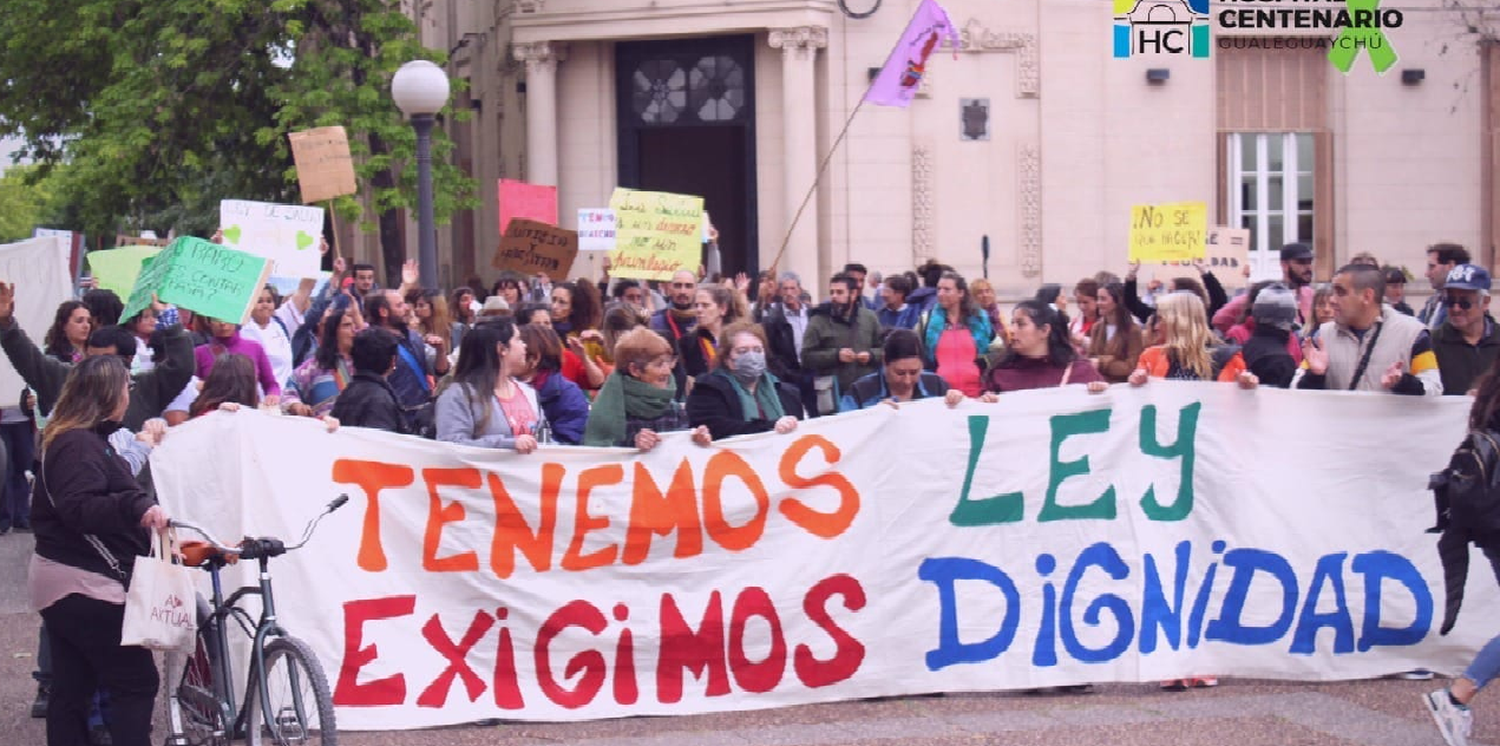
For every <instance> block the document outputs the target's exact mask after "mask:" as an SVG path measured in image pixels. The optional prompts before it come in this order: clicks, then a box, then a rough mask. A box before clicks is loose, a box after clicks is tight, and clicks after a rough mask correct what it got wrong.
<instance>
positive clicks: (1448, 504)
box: [1423, 364, 1500, 746]
mask: <svg viewBox="0 0 1500 746" xmlns="http://www.w3.org/2000/svg"><path fill="white" fill-rule="evenodd" d="M1430 485H1431V487H1432V490H1433V499H1434V503H1435V505H1436V508H1437V525H1436V526H1434V527H1433V528H1432V529H1429V532H1430V533H1431V532H1440V536H1439V538H1438V555H1439V556H1440V557H1441V558H1442V562H1443V577H1444V580H1445V584H1446V586H1447V588H1446V591H1447V592H1446V603H1445V608H1444V612H1443V623H1442V626H1441V627H1439V630H1438V631H1439V633H1440V634H1443V635H1447V634H1448V633H1449V632H1451V631H1452V630H1453V626H1454V624H1456V623H1457V622H1458V612H1459V609H1460V608H1461V607H1462V605H1463V599H1464V583H1465V579H1466V577H1467V575H1468V570H1469V545H1470V544H1474V545H1476V546H1478V547H1479V548H1480V549H1481V550H1483V551H1484V556H1485V557H1486V558H1487V559H1488V560H1489V561H1490V568H1491V570H1493V571H1494V573H1495V577H1496V578H1500V364H1496V365H1491V366H1490V369H1489V371H1488V372H1487V373H1486V374H1485V375H1484V376H1483V377H1482V378H1481V379H1480V381H1479V384H1478V391H1477V393H1476V395H1475V398H1474V406H1473V407H1472V408H1470V410H1469V435H1468V436H1467V437H1466V438H1465V439H1464V442H1463V443H1462V444H1460V445H1459V447H1458V450H1456V451H1455V452H1454V454H1453V457H1452V459H1450V460H1449V462H1448V468H1446V469H1444V470H1443V471H1440V472H1438V473H1436V474H1433V475H1432V480H1431V482H1430ZM1497 677H1500V636H1496V637H1495V638H1493V639H1491V640H1490V641H1489V642H1487V643H1485V645H1484V647H1482V648H1480V650H1479V652H1478V653H1477V654H1475V656H1474V659H1473V661H1471V662H1470V663H1469V666H1468V668H1466V669H1465V670H1464V672H1463V675H1461V676H1459V677H1458V678H1455V679H1453V682H1452V683H1451V684H1450V685H1449V686H1448V687H1447V688H1445V689H1438V690H1437V691H1433V692H1429V693H1427V694H1425V695H1423V701H1424V703H1425V704H1426V705H1427V711H1428V712H1429V713H1430V714H1431V715H1432V719H1433V721H1435V722H1436V723H1437V726H1438V730H1439V731H1440V732H1441V733H1442V735H1443V740H1444V741H1446V742H1447V743H1448V744H1450V746H1464V745H1465V744H1467V743H1468V736H1469V732H1470V730H1471V729H1472V728H1473V713H1472V712H1471V711H1470V710H1469V703H1470V702H1472V701H1473V700H1474V697H1475V696H1476V695H1478V694H1479V692H1480V691H1481V690H1482V689H1484V688H1485V686H1486V685H1488V684H1489V683H1490V682H1491V681H1494V680H1495V679H1496V678H1497Z"/></svg>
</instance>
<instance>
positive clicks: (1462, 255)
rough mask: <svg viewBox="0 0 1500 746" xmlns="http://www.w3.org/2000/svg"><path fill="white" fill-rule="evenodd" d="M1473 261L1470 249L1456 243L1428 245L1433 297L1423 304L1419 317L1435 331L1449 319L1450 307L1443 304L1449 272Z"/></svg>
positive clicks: (1428, 264)
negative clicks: (1445, 282) (1445, 283)
mask: <svg viewBox="0 0 1500 746" xmlns="http://www.w3.org/2000/svg"><path fill="white" fill-rule="evenodd" d="M1471 261H1473V260H1472V259H1470V258H1469V250H1468V249H1465V248H1464V247H1462V246H1459V245H1458V244H1456V243H1435V244H1433V245H1431V246H1428V247H1427V281H1428V282H1430V283H1432V297H1430V298H1428V299H1427V303H1426V304H1425V305H1423V306H1422V312H1421V313H1418V314H1417V318H1418V319H1421V320H1422V323H1424V324H1426V325H1427V328H1428V329H1432V330H1434V331H1436V330H1437V328H1438V327H1440V326H1442V325H1443V322H1444V321H1447V320H1448V308H1447V307H1446V306H1444V305H1443V283H1444V281H1446V280H1447V279H1448V273H1449V272H1452V271H1453V268H1454V267H1457V266H1458V265H1460V264H1468V263H1469V262H1471Z"/></svg>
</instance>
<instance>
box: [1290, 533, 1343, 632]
mask: <svg viewBox="0 0 1500 746" xmlns="http://www.w3.org/2000/svg"><path fill="white" fill-rule="evenodd" d="M1348 556H1349V553H1348V552H1339V553H1338V554H1327V555H1324V556H1323V557H1322V558H1320V559H1319V560H1318V566H1317V568H1315V569H1314V570H1313V579H1312V583H1311V584H1310V585H1308V587H1307V601H1305V602H1304V603H1303V604H1302V616H1301V617H1300V618H1299V619H1298V620H1297V632H1296V634H1294V635H1293V636H1292V649H1291V652H1292V654H1293V655H1312V654H1313V651H1314V650H1316V649H1317V647H1318V630H1320V629H1322V628H1324V627H1332V628H1333V652H1334V654H1335V655H1343V654H1344V653H1352V652H1354V620H1352V619H1350V618H1349V600H1348V598H1346V597H1345V595H1344V559H1345V558H1346V557H1348ZM1324 583H1328V584H1329V585H1330V586H1332V588H1333V603H1334V610H1333V611H1330V612H1328V613H1326V614H1320V613H1318V599H1319V598H1321V597H1322V594H1323V584H1324Z"/></svg>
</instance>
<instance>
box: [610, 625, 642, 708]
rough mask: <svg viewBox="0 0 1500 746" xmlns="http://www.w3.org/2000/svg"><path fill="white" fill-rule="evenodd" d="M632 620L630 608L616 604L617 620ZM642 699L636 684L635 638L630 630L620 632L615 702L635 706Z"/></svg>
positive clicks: (616, 649) (616, 652) (627, 628)
mask: <svg viewBox="0 0 1500 746" xmlns="http://www.w3.org/2000/svg"><path fill="white" fill-rule="evenodd" d="M629 618H630V608H629V607H627V606H626V605H625V604H615V620H616V621H620V622H623V621H625V620H626V619H629ZM639 698H640V690H639V689H638V688H637V687H636V683H635V636H634V635H632V634H630V628H629V627H626V628H624V629H622V630H620V641H619V642H618V643H616V644H615V702H617V703H619V704H622V705H633V704H635V701H636V700H637V699H639Z"/></svg>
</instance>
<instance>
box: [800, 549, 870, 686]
mask: <svg viewBox="0 0 1500 746" xmlns="http://www.w3.org/2000/svg"><path fill="white" fill-rule="evenodd" d="M834 594H838V595H840V596H843V597H844V608H845V609H848V610H849V611H859V610H860V609H863V608H864V607H865V589H864V587H863V586H861V585H860V584H859V581H858V580H855V579H854V578H852V577H850V576H848V575H833V576H830V577H827V578H824V579H822V580H820V581H818V584H817V585H815V586H813V587H812V588H811V589H810V590H808V592H807V596H805V597H804V598H803V599H802V611H803V612H805V613H806V614H807V618H808V619H810V620H811V621H812V623H813V624H816V625H818V626H819V627H822V628H823V631H824V632H827V633H828V636H829V637H831V638H833V642H834V644H835V646H836V647H837V650H836V651H835V652H834V654H833V657H832V658H829V659H828V660H826V661H824V660H818V659H817V658H816V657H814V656H813V652H812V649H811V648H809V647H808V646H806V645H798V646H797V652H796V656H795V657H794V659H793V668H795V669H796V671H797V678H798V679H800V680H801V681H802V683H803V684H805V685H807V686H808V687H809V688H813V689H816V688H818V687H824V686H829V685H831V684H837V683H838V682H840V681H843V680H844V679H847V678H849V677H850V676H853V675H854V672H855V671H858V670H859V666H860V664H861V663H863V662H864V660H865V646H864V644H863V643H861V642H860V641H859V640H856V639H854V637H853V636H852V635H850V634H849V633H848V632H845V631H844V629H843V628H842V627H840V626H838V624H837V623H836V622H834V621H833V617H832V616H830V615H829V613H828V609H827V608H826V605H827V602H828V599H829V598H830V597H831V596H833V595H834Z"/></svg>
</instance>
